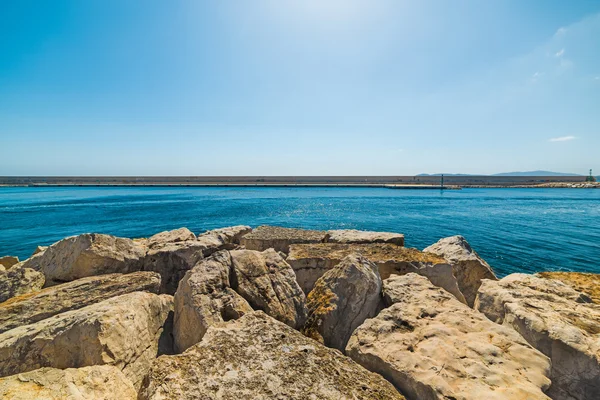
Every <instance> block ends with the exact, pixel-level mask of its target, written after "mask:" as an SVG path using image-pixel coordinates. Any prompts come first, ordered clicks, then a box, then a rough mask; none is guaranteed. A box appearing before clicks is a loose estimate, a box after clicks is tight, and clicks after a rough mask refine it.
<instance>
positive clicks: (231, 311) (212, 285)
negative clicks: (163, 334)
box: [173, 251, 253, 352]
mask: <svg viewBox="0 0 600 400" xmlns="http://www.w3.org/2000/svg"><path fill="white" fill-rule="evenodd" d="M231 265H232V263H231V257H230V255H229V252H227V251H220V252H218V253H215V254H213V255H212V256H210V257H209V258H207V259H204V260H202V261H200V262H199V263H198V264H197V265H196V266H195V267H194V268H193V269H192V270H190V271H188V272H187V273H186V274H185V277H184V278H183V279H182V280H181V282H180V283H179V288H178V289H177V292H176V293H175V316H174V325H173V336H174V340H175V349H176V350H177V351H179V352H183V351H184V350H186V349H187V348H188V347H190V346H192V345H194V344H196V343H198V342H199V341H200V340H201V339H202V337H203V336H204V334H205V333H206V330H207V329H208V327H209V326H211V325H214V324H216V323H219V322H223V321H229V320H231V319H238V318H239V317H241V316H242V315H244V314H245V313H248V312H252V311H253V310H252V307H250V305H249V304H248V303H247V302H246V300H244V298H242V297H241V296H240V295H239V294H237V293H236V292H235V291H234V290H233V289H231V286H230V283H229V282H230V271H231Z"/></svg>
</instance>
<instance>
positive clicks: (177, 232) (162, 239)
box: [146, 228, 196, 248]
mask: <svg viewBox="0 0 600 400" xmlns="http://www.w3.org/2000/svg"><path fill="white" fill-rule="evenodd" d="M187 240H196V235H194V233H193V232H192V231H190V230H189V229H188V228H179V229H174V230H172V231H164V232H160V233H157V234H156V235H154V236H151V237H150V238H148V240H147V242H146V245H147V246H148V247H150V248H152V247H154V246H157V245H163V244H166V243H177V242H185V241H187Z"/></svg>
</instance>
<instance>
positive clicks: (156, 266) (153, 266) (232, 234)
mask: <svg viewBox="0 0 600 400" xmlns="http://www.w3.org/2000/svg"><path fill="white" fill-rule="evenodd" d="M184 229H185V228H184ZM251 230H252V229H251V228H250V227H249V226H243V225H240V226H232V227H228V228H222V229H215V230H212V231H208V232H205V233H203V234H201V235H198V238H197V239H194V240H185V241H179V242H169V243H158V244H155V245H153V247H151V248H150V250H149V251H148V253H147V255H146V257H145V259H144V268H143V269H144V270H145V271H155V272H158V273H159V274H160V275H161V277H162V281H161V289H160V290H161V293H168V294H174V293H175V291H176V290H177V285H178V284H179V281H180V280H181V279H182V278H183V277H184V275H185V273H186V272H187V271H189V270H191V269H192V268H193V267H194V265H196V264H197V263H198V262H199V261H200V260H202V259H203V258H205V257H208V256H210V255H211V254H213V253H215V252H217V251H219V250H222V249H233V248H236V247H237V246H238V243H239V239H240V237H241V235H243V234H244V233H247V232H250V231H251ZM189 233H191V232H189ZM192 235H193V234H192ZM149 240H150V239H149Z"/></svg>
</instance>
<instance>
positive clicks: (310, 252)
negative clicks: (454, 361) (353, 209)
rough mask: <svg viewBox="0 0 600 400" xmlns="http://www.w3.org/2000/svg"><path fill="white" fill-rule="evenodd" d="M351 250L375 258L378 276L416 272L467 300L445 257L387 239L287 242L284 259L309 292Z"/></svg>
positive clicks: (458, 297) (301, 284)
mask: <svg viewBox="0 0 600 400" xmlns="http://www.w3.org/2000/svg"><path fill="white" fill-rule="evenodd" d="M352 253H358V254H361V255H363V256H364V257H365V258H367V259H369V260H370V261H372V262H374V263H375V264H376V265H377V267H378V268H379V275H381V279H387V278H389V277H390V275H392V274H394V275H404V274H407V273H409V272H415V273H417V274H419V275H423V276H426V277H427V278H429V280H431V282H432V283H433V284H434V285H436V286H439V287H441V288H444V289H446V290H447V291H448V292H450V293H452V294H453V295H454V296H455V297H456V298H457V299H459V300H460V301H462V302H464V303H466V301H465V298H464V296H463V294H462V293H461V292H460V290H459V289H458V284H457V282H456V278H455V277H454V275H453V274H452V267H451V266H450V265H449V264H448V263H447V261H446V260H444V259H443V258H442V257H439V256H437V255H435V254H431V253H423V252H420V251H419V250H417V249H411V248H405V247H401V246H396V245H393V244H389V243H372V244H344V243H321V244H311V245H304V244H294V245H291V246H290V253H289V256H288V258H287V259H286V261H287V262H288V263H289V264H290V265H291V266H292V268H293V269H294V272H295V273H296V280H297V281H298V284H299V285H300V287H301V288H302V290H303V291H304V293H309V292H310V291H311V290H312V288H313V286H314V284H315V282H316V281H317V279H319V278H320V277H321V276H322V275H323V274H324V273H325V272H326V271H328V270H330V269H331V268H333V267H334V266H336V265H337V264H338V263H339V262H340V261H341V260H342V259H344V257H346V256H348V255H349V254H352Z"/></svg>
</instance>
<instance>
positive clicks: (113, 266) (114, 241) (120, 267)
mask: <svg viewBox="0 0 600 400" xmlns="http://www.w3.org/2000/svg"><path fill="white" fill-rule="evenodd" d="M145 254H146V247H145V246H143V245H142V244H140V243H137V242H134V241H133V240H131V239H124V238H118V237H115V236H110V235H103V234H96V233H91V234H90V233H86V234H83V235H79V236H71V237H68V238H66V239H63V240H61V241H59V242H56V243H54V244H53V245H52V246H50V247H48V248H47V249H46V250H45V251H44V252H42V253H39V254H36V255H35V256H33V257H31V258H29V259H27V260H25V261H24V262H23V263H22V264H21V265H22V266H23V267H24V268H31V269H34V270H36V271H40V272H42V273H43V274H44V275H45V276H46V286H52V285H56V284H58V283H62V282H69V281H74V280H76V279H79V278H85V277H87V276H94V275H102V274H111V273H129V272H134V271H139V270H140V269H142V263H143V258H144V255H145Z"/></svg>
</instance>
